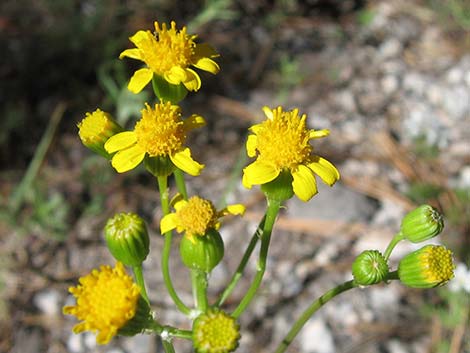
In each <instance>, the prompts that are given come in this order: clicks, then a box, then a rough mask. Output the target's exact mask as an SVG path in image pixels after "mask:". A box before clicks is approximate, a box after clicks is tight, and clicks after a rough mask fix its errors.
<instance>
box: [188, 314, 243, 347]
mask: <svg viewBox="0 0 470 353" xmlns="http://www.w3.org/2000/svg"><path fill="white" fill-rule="evenodd" d="M239 339H240V332H239V326H238V324H237V323H236V321H235V319H234V318H233V317H231V316H229V315H227V314H226V313H224V312H223V311H220V310H210V311H208V312H207V313H204V314H201V315H200V316H199V317H198V318H197V319H196V320H195V321H194V325H193V341H194V348H195V349H196V352H197V353H229V352H233V351H234V350H235V349H236V348H237V347H238V340H239Z"/></svg>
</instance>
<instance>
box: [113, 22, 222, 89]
mask: <svg viewBox="0 0 470 353" xmlns="http://www.w3.org/2000/svg"><path fill="white" fill-rule="evenodd" d="M196 38H197V35H189V34H187V33H186V27H183V28H182V29H181V30H177V29H176V23H175V22H174V21H172V22H171V27H170V28H167V25H166V24H165V23H163V24H162V25H161V27H160V25H159V24H158V22H155V33H151V32H150V31H138V32H137V33H136V34H134V35H133V36H132V37H130V38H129V39H130V41H131V42H132V43H134V44H135V46H136V47H137V48H133V49H127V50H124V51H123V52H122V53H121V54H120V55H119V58H120V59H122V58H123V57H125V56H127V57H129V58H132V59H137V60H140V61H143V62H144V63H145V64H147V68H143V69H140V70H137V71H136V72H135V73H134V76H132V78H131V80H130V82H129V86H128V88H129V90H130V91H131V92H133V93H139V92H140V91H141V90H142V89H143V88H144V87H145V86H146V85H147V84H148V83H149V82H150V81H151V80H152V77H153V74H156V75H158V76H161V77H163V78H164V79H165V80H166V81H168V82H169V83H171V84H173V85H179V84H180V83H183V85H184V86H185V87H186V88H187V89H188V90H189V91H197V90H198V89H199V88H200V87H201V78H200V77H199V75H198V74H197V73H196V71H194V70H192V69H191V68H190V66H194V67H197V68H198V69H201V70H204V71H208V72H210V73H213V74H216V73H217V72H219V69H220V68H219V65H218V64H217V63H216V62H215V61H214V60H212V59H213V58H216V57H218V56H219V55H218V54H217V52H216V51H215V50H214V49H213V48H212V47H211V46H209V45H208V44H205V43H202V44H196V42H195V40H196Z"/></svg>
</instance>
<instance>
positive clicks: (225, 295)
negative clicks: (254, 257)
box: [215, 216, 266, 306]
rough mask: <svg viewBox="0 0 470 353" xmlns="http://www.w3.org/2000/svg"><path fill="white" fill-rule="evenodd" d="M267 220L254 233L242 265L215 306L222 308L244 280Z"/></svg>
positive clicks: (264, 218) (263, 220) (262, 221)
mask: <svg viewBox="0 0 470 353" xmlns="http://www.w3.org/2000/svg"><path fill="white" fill-rule="evenodd" d="M265 220H266V216H264V217H263V219H262V220H261V222H260V224H259V225H258V228H256V231H255V232H254V233H253V236H252V237H251V240H250V243H249V244H248V246H247V248H246V250H245V253H244V254H243V258H242V259H241V261H240V264H239V265H238V267H237V270H236V271H235V273H234V274H233V276H232V278H231V279H230V282H229V283H228V285H227V287H225V290H224V291H223V293H222V295H221V296H220V298H219V300H218V301H217V302H216V304H215V305H216V306H221V305H222V304H223V303H224V302H225V300H226V299H227V298H228V296H229V295H230V294H231V293H232V292H233V290H234V289H235V287H236V285H237V283H238V281H239V280H240V279H241V278H242V275H243V271H244V270H245V267H246V264H247V263H248V260H249V259H250V257H251V254H252V253H253V250H254V249H255V246H256V244H257V243H258V240H259V239H261V236H262V235H263V228H264V222H265Z"/></svg>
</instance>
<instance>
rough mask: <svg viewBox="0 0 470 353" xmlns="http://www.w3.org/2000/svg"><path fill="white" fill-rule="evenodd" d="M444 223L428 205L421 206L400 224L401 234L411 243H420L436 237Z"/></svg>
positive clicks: (437, 213)
mask: <svg viewBox="0 0 470 353" xmlns="http://www.w3.org/2000/svg"><path fill="white" fill-rule="evenodd" d="M442 228H444V222H443V221H442V216H441V214H440V213H439V212H438V211H437V210H436V209H434V208H433V207H431V206H429V205H421V206H419V207H418V208H415V209H414V210H413V211H411V212H409V213H408V214H406V216H405V217H404V218H403V220H402V222H401V229H400V231H401V233H402V234H403V236H404V238H405V239H408V240H409V241H411V242H412V243H420V242H423V241H425V240H428V239H431V238H433V237H435V236H436V235H438V234H439V233H440V232H441V231H442Z"/></svg>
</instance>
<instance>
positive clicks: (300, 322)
mask: <svg viewBox="0 0 470 353" xmlns="http://www.w3.org/2000/svg"><path fill="white" fill-rule="evenodd" d="M356 286H357V285H356V284H355V283H354V281H348V282H345V283H343V284H340V285H339V286H337V287H335V288H333V289H330V290H329V291H328V292H326V293H325V294H323V295H322V296H321V297H319V298H318V299H316V300H315V301H314V302H313V303H312V304H310V306H309V307H308V308H307V309H305V311H304V312H303V313H302V315H301V316H300V317H299V318H298V319H297V321H296V322H295V323H294V325H293V326H292V328H291V329H290V331H289V332H288V333H287V335H286V336H285V337H284V339H283V340H282V342H281V344H279V346H278V347H277V349H276V351H275V353H282V352H284V351H285V350H286V349H287V347H288V346H289V345H290V344H291V343H292V341H293V340H294V338H295V336H297V334H298V333H299V331H300V330H301V329H302V327H303V326H304V325H305V323H306V322H307V321H308V319H310V317H311V316H312V315H313V314H314V313H315V312H316V311H317V310H318V309H320V308H321V307H322V306H323V305H324V304H325V303H327V302H328V301H329V300H330V299H333V298H334V297H336V296H337V295H338V294H341V293H343V292H345V291H347V290H349V289H352V288H354V287H356Z"/></svg>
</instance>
